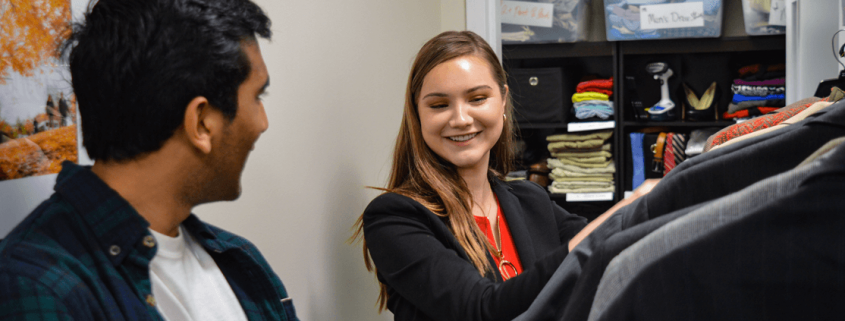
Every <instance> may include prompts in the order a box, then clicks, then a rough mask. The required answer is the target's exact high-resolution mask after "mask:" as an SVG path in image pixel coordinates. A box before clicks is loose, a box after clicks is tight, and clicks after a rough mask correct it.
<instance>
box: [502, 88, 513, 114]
mask: <svg viewBox="0 0 845 321" xmlns="http://www.w3.org/2000/svg"><path fill="white" fill-rule="evenodd" d="M510 90H511V89H510V88H509V87H508V85H505V90H504V94H503V95H502V110H503V111H504V110H505V106H507V105H508V93H510Z"/></svg>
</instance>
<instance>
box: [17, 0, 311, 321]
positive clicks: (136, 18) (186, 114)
mask: <svg viewBox="0 0 845 321" xmlns="http://www.w3.org/2000/svg"><path fill="white" fill-rule="evenodd" d="M269 27H270V21H269V19H268V18H267V16H266V15H265V14H264V13H263V12H262V10H261V9H260V8H259V7H258V6H256V5H255V4H254V3H252V2H250V1H249V0H99V2H98V3H97V4H96V6H94V7H93V8H92V9H91V11H90V12H89V13H88V14H87V15H86V21H85V23H84V25H80V26H77V28H76V29H75V31H74V35H73V37H72V39H71V40H70V41H69V42H68V43H69V44H68V45H67V47H66V48H68V49H69V50H70V51H71V52H70V55H69V60H70V70H71V75H72V79H73V89H74V91H75V93H76V97H77V99H78V103H79V109H80V112H81V113H82V130H83V131H82V134H83V138H84V140H83V142H84V144H85V147H86V149H87V151H88V154H89V156H90V157H91V158H92V159H94V160H95V163H94V165H93V166H92V167H90V168H87V167H80V166H77V165H75V164H73V163H69V162H65V163H64V164H63V168H62V171H61V173H60V174H59V175H58V178H57V180H56V187H55V193H54V194H53V195H52V196H51V197H50V199H48V200H47V201H45V202H44V203H42V204H41V205H40V206H39V207H38V208H36V209H35V210H34V211H33V212H32V213H31V214H30V215H29V216H28V217H27V218H26V219H25V220H24V221H23V222H21V223H20V225H18V226H17V227H16V228H15V229H14V230H13V231H12V232H11V233H10V234H9V235H8V237H7V239H6V240H5V241H3V242H2V243H0V320H162V319H164V320H171V321H173V320H198V321H205V320H297V317H296V314H295V312H294V309H293V303H292V301H291V300H290V298H289V297H288V295H287V293H286V290H285V288H284V286H283V285H282V282H281V281H280V280H279V278H278V277H277V276H276V274H275V273H274V272H273V271H272V270H271V269H270V267H269V266H268V264H267V262H266V261H265V260H264V258H263V257H262V256H261V254H260V253H259V252H258V250H257V249H256V248H255V247H254V246H253V245H252V244H251V243H249V242H248V241H247V240H245V239H243V238H240V237H238V236H235V235H232V234H230V233H228V232H226V231H224V230H222V229H219V228H217V227H214V226H211V225H208V224H206V223H203V222H202V221H200V220H199V219H198V218H197V217H196V216H194V215H192V214H191V209H192V208H193V207H194V206H196V205H198V204H202V203H208V202H214V201H220V200H234V199H236V198H238V196H239V195H240V191H241V190H240V176H241V171H242V169H243V167H244V164H245V162H246V159H247V155H248V154H249V152H250V151H251V150H252V148H253V146H254V143H255V141H256V140H257V139H258V137H259V136H260V135H261V133H262V132H264V131H265V130H266V129H267V126H268V123H267V116H266V114H265V112H264V106H263V104H262V102H261V98H260V96H261V94H262V93H264V91H265V89H266V88H267V86H268V85H269V78H268V73H267V68H266V67H265V64H264V61H263V58H262V56H261V52H260V50H259V47H258V44H257V42H256V38H255V37H256V35H258V36H261V37H263V38H269V37H270V29H269Z"/></svg>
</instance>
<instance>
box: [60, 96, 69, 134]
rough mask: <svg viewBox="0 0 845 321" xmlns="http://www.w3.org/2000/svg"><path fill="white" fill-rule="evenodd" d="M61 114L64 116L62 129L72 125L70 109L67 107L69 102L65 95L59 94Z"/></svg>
mask: <svg viewBox="0 0 845 321" xmlns="http://www.w3.org/2000/svg"><path fill="white" fill-rule="evenodd" d="M59 114H60V115H62V119H61V125H60V126H62V127H64V126H67V125H70V121H69V120H70V109H69V108H68V106H67V101H66V100H65V93H63V92H60V93H59Z"/></svg>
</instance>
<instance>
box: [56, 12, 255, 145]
mask: <svg viewBox="0 0 845 321" xmlns="http://www.w3.org/2000/svg"><path fill="white" fill-rule="evenodd" d="M256 34H257V35H259V36H261V37H263V38H266V39H269V38H270V35H271V32H270V19H269V18H268V17H267V16H266V15H265V14H264V12H263V11H262V10H261V8H259V7H258V6H257V5H256V4H254V3H252V2H251V1H249V0H100V1H99V2H98V3H97V4H96V5H95V6H94V7H93V8H91V9H90V10H89V12H88V13H86V15H85V22H83V23H81V24H77V25H75V26H74V31H73V35H72V36H71V38H70V40H68V42H67V43H66V44H65V46H64V49H65V50H70V55H69V57H68V59H69V62H70V72H71V76H72V77H73V90H74V92H75V93H76V98H77V102H78V104H79V111H80V113H81V116H82V137H83V143H84V145H85V147H86V149H87V150H88V155H89V156H90V157H91V158H92V159H95V160H106V161H108V160H113V161H121V160H127V159H132V158H134V157H136V156H138V155H141V154H144V153H149V152H153V151H156V150H158V149H160V148H161V146H162V145H163V144H164V142H165V141H166V140H167V139H169V138H170V137H171V136H172V135H173V133H174V131H175V130H176V129H177V128H179V126H180V125H181V124H182V121H183V120H184V115H185V107H186V106H187V105H188V103H189V102H190V101H191V100H192V99H193V98H195V97H197V96H203V97H206V98H207V99H208V101H209V102H210V104H211V105H212V106H213V107H215V108H217V109H219V110H220V111H221V112H222V113H223V114H224V115H225V116H226V117H227V118H228V119H230V120H231V119H233V118H235V114H236V113H237V107H238V105H237V95H238V87H240V85H241V83H243V82H244V80H246V77H247V76H248V75H249V72H250V70H251V68H252V67H251V65H250V62H249V59H248V58H247V56H246V54H245V53H244V52H243V50H242V47H241V45H242V44H243V43H244V42H248V41H255V35H256Z"/></svg>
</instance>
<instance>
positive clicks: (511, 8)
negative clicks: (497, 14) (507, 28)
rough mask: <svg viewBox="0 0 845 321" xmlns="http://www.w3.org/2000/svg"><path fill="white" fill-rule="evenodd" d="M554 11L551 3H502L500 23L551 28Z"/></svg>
mask: <svg viewBox="0 0 845 321" xmlns="http://www.w3.org/2000/svg"><path fill="white" fill-rule="evenodd" d="M554 10H555V5H554V4H552V3H536V2H524V1H502V7H501V17H502V23H509V24H515V25H525V26H536V27H546V28H551V27H552V14H553V13H554Z"/></svg>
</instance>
